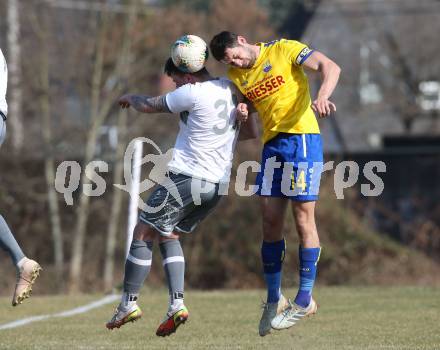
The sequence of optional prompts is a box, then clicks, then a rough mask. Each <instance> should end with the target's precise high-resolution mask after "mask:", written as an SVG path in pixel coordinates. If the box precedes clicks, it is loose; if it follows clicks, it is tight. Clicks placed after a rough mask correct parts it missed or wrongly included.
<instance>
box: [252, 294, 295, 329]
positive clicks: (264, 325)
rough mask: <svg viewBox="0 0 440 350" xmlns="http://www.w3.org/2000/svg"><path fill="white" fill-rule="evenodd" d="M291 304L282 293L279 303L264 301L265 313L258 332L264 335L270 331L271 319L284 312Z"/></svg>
mask: <svg viewBox="0 0 440 350" xmlns="http://www.w3.org/2000/svg"><path fill="white" fill-rule="evenodd" d="M289 306H290V304H289V302H288V301H287V299H286V298H285V297H284V296H283V295H281V296H280V300H278V303H263V314H262V315H261V319H260V324H259V326H258V332H259V333H260V335H261V336H262V337H264V336H265V335H267V334H269V333H270V330H271V329H272V326H271V321H272V320H273V319H274V317H275V316H276V315H278V314H280V313H281V312H283V311H284V310H285V309H286V308H287V307H289Z"/></svg>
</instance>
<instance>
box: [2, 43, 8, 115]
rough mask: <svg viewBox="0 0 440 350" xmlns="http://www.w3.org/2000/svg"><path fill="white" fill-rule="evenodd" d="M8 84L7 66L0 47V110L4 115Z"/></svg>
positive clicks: (6, 110) (6, 111)
mask: <svg viewBox="0 0 440 350" xmlns="http://www.w3.org/2000/svg"><path fill="white" fill-rule="evenodd" d="M7 86H8V67H7V65H6V60H5V57H4V56H3V52H2V50H1V49H0V112H2V113H3V114H4V115H5V116H6V115H7V114H8V104H7V103H6V87H7Z"/></svg>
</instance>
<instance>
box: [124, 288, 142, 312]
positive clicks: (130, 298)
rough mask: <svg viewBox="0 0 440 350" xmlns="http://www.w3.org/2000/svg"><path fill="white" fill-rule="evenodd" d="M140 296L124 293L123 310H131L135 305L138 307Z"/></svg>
mask: <svg viewBox="0 0 440 350" xmlns="http://www.w3.org/2000/svg"><path fill="white" fill-rule="evenodd" d="M138 296H139V294H138V293H137V294H136V293H128V292H124V293H122V297H121V304H120V306H121V308H122V309H124V310H129V309H130V308H132V307H133V305H136V301H137V299H138Z"/></svg>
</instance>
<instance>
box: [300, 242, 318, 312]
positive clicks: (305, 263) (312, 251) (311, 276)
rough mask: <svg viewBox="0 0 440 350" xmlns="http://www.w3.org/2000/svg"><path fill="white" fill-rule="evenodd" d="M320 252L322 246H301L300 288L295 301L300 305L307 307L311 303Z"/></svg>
mask: <svg viewBox="0 0 440 350" xmlns="http://www.w3.org/2000/svg"><path fill="white" fill-rule="evenodd" d="M320 254H321V248H302V247H301V246H300V247H299V290H298V294H297V295H296V298H295V303H296V304H298V305H299V306H302V307H306V306H308V305H309V304H310V299H311V298H312V290H313V285H314V284H315V279H316V271H317V269H318V268H317V265H318V260H319V255H320Z"/></svg>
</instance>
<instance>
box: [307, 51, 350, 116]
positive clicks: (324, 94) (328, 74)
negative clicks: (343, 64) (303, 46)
mask: <svg viewBox="0 0 440 350" xmlns="http://www.w3.org/2000/svg"><path fill="white" fill-rule="evenodd" d="M303 66H304V67H306V68H309V69H311V70H314V71H318V72H320V73H321V79H322V83H321V87H320V88H319V91H318V96H317V97H316V99H315V100H314V101H313V102H312V109H313V110H314V111H315V112H317V113H318V115H319V116H320V117H326V116H328V115H330V113H331V111H332V110H333V111H336V105H335V104H334V103H333V102H331V101H330V100H329V98H330V96H331V95H332V93H333V90H334V89H335V87H336V84H337V83H338V80H339V74H340V72H341V68H339V66H338V65H337V64H336V63H335V62H333V61H332V60H331V59H330V58H328V57H327V56H325V55H324V54H322V53H321V52H319V51H314V52H313V53H312V54H311V55H310V57H308V58H307V60H306V61H305V62H304V63H303Z"/></svg>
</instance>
